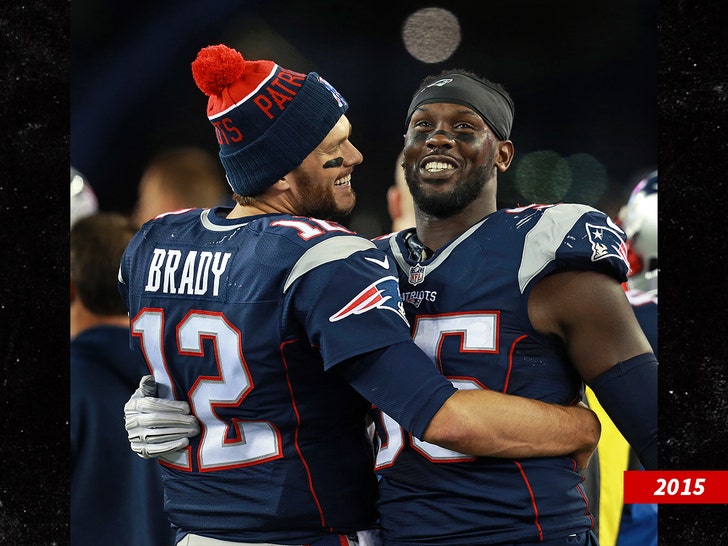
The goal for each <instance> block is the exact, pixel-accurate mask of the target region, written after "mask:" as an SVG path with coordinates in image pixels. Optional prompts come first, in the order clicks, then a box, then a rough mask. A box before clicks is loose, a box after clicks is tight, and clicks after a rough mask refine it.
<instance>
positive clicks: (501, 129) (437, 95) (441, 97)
mask: <svg viewBox="0 0 728 546" xmlns="http://www.w3.org/2000/svg"><path fill="white" fill-rule="evenodd" d="M432 102H446V103H454V104H461V105H463V106H467V107H468V108H470V109H471V110H474V111H475V112H477V113H478V114H480V117H482V118H483V121H485V123H487V124H488V126H489V127H490V128H491V129H492V130H493V132H494V133H495V135H496V136H497V137H498V139H499V140H508V137H509V136H510V134H511V127H512V125H513V101H512V100H511V99H510V97H508V96H507V95H505V94H503V92H502V91H501V90H499V89H496V88H495V87H493V86H491V85H488V84H486V83H483V82H480V81H478V80H476V79H474V78H471V77H470V76H466V75H464V74H446V75H445V76H443V77H442V78H441V79H439V80H437V81H436V82H433V83H431V84H429V85H428V86H427V87H425V88H424V89H422V91H420V92H419V93H417V94H416V95H415V96H414V98H413V99H412V102H411V103H410V105H409V108H408V109H407V122H406V123H405V130H406V128H407V127H409V122H410V119H411V118H412V114H413V113H414V111H415V109H416V108H418V107H419V106H422V105H423V104H428V103H432Z"/></svg>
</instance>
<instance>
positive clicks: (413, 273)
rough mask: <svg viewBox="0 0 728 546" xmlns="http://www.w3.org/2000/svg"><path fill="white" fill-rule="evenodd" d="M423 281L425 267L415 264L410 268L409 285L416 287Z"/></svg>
mask: <svg viewBox="0 0 728 546" xmlns="http://www.w3.org/2000/svg"><path fill="white" fill-rule="evenodd" d="M424 280H425V266H424V265H421V264H417V265H415V266H412V267H410V270H409V283H410V284H411V285H412V286H415V285H418V284H420V283H421V282H422V281H424Z"/></svg>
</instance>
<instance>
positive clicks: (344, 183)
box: [334, 174, 351, 186]
mask: <svg viewBox="0 0 728 546" xmlns="http://www.w3.org/2000/svg"><path fill="white" fill-rule="evenodd" d="M350 182H351V174H348V175H346V176H345V177H344V178H339V179H338V180H337V181H336V182H334V186H348V185H349V183H350Z"/></svg>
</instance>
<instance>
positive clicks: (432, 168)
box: [424, 161, 455, 173]
mask: <svg viewBox="0 0 728 546" xmlns="http://www.w3.org/2000/svg"><path fill="white" fill-rule="evenodd" d="M424 168H425V170H426V171H427V172H428V173H439V172H442V171H448V170H453V169H454V168H455V167H453V166H452V165H450V164H449V163H443V162H441V161H430V162H429V163H425V167H424Z"/></svg>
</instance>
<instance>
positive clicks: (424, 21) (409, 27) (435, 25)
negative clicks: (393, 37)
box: [402, 8, 461, 63]
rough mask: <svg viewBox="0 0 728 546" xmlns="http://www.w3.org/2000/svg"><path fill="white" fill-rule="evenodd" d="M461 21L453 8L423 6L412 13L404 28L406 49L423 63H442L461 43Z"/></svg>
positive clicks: (403, 35) (403, 38)
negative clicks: (449, 9) (451, 9)
mask: <svg viewBox="0 0 728 546" xmlns="http://www.w3.org/2000/svg"><path fill="white" fill-rule="evenodd" d="M460 39H461V35H460V23H459V22H458V18H457V17H456V16H455V15H454V14H453V13H452V12H450V11H448V10H446V9H442V8H424V9H421V10H418V11H415V12H414V13H412V14H411V15H410V16H409V17H407V20H406V21H405V22H404V26H403V27H402V40H403V41H404V47H405V48H406V49H407V52H408V53H409V54H410V55H412V56H413V57H414V58H415V59H417V60H418V61H422V62H423V63H439V62H442V61H445V60H447V59H449V58H450V56H451V55H452V54H453V53H455V50H456V49H457V48H458V46H459V45H460Z"/></svg>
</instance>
